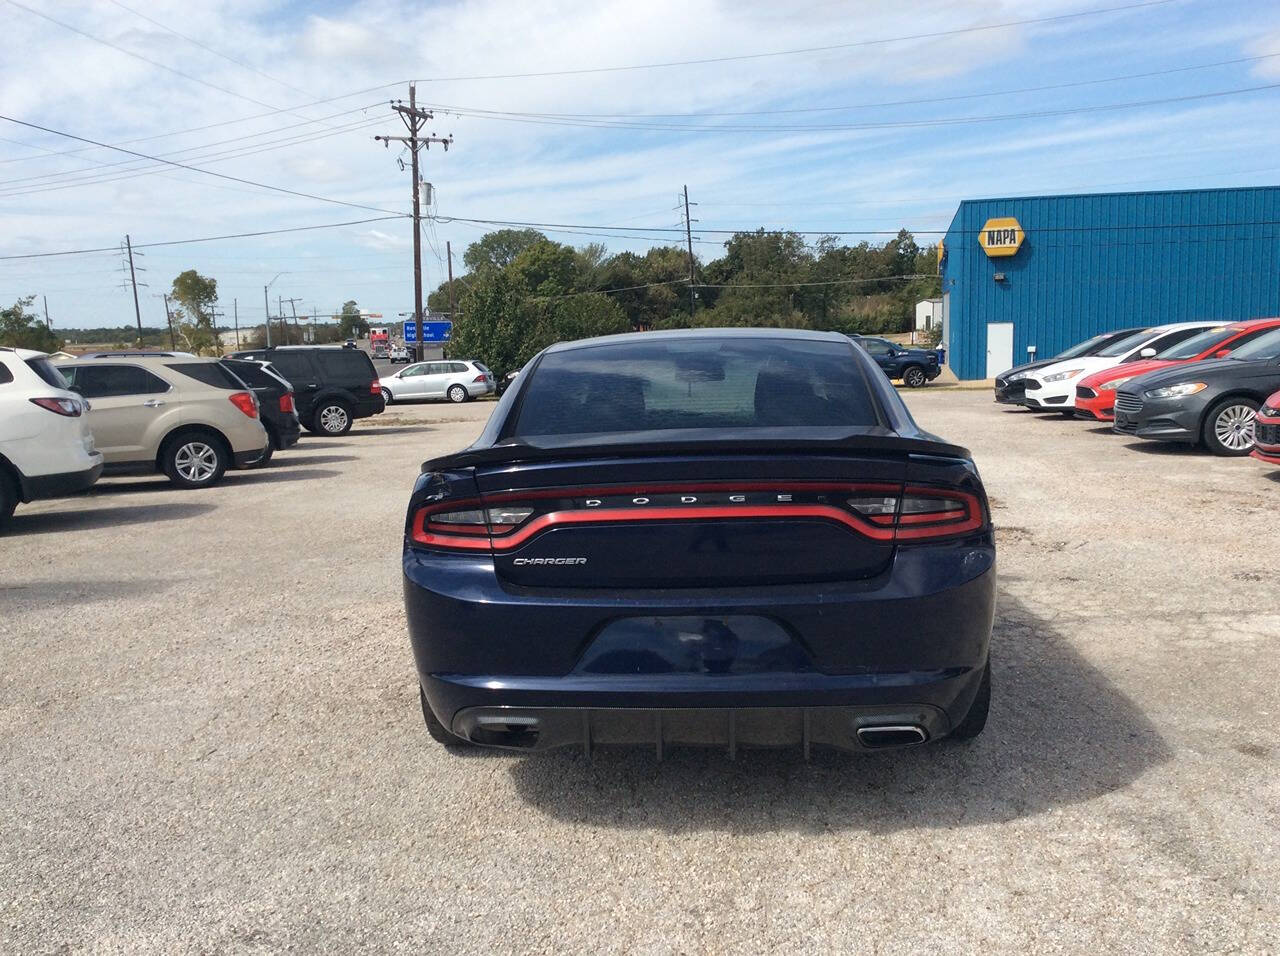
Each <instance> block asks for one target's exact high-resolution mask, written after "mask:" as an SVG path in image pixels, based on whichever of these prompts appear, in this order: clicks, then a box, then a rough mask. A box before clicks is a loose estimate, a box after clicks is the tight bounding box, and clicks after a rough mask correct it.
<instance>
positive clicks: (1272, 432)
mask: <svg viewBox="0 0 1280 956" xmlns="http://www.w3.org/2000/svg"><path fill="white" fill-rule="evenodd" d="M1253 457H1254V458H1256V459H1258V460H1259V461H1265V462H1268V463H1270V464H1272V465H1280V392H1276V393H1275V394H1274V395H1272V396H1271V397H1270V398H1268V399H1267V404H1265V405H1263V406H1262V407H1261V408H1260V409H1258V417H1257V418H1255V419H1254V420H1253Z"/></svg>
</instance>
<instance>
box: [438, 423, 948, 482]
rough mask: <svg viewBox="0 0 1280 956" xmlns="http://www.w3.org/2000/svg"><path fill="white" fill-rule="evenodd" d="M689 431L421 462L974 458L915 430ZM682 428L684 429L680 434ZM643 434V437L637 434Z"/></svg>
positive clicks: (526, 445) (515, 446)
mask: <svg viewBox="0 0 1280 956" xmlns="http://www.w3.org/2000/svg"><path fill="white" fill-rule="evenodd" d="M689 431H693V429H676V430H672V431H667V432H660V433H655V432H639V433H634V435H633V436H631V437H628V438H614V439H610V438H609V437H608V436H600V435H589V436H582V437H581V438H580V439H576V440H575V439H569V440H557V443H556V444H554V445H537V444H532V443H530V442H523V441H506V442H500V443H498V444H496V445H487V446H484V447H475V446H472V447H471V448H464V449H463V450H462V451H458V452H454V453H453V454H450V455H442V456H440V457H439V458H431V459H429V460H427V461H425V462H423V463H422V472H423V474H427V473H429V472H433V471H444V470H447V469H450V468H466V467H471V466H474V465H498V464H503V465H507V464H517V463H520V462H532V461H553V460H554V461H563V460H565V459H582V458H629V457H638V456H654V455H680V454H711V455H734V454H759V453H767V452H789V453H791V454H830V453H831V452H841V451H856V452H864V453H866V452H870V453H872V454H884V455H895V456H898V455H928V456H930V457H934V458H957V459H963V460H965V461H971V460H972V458H973V456H972V455H971V454H970V453H969V449H967V448H964V447H962V446H960V445H952V444H949V443H947V442H944V441H942V440H941V439H940V438H936V437H934V436H932V435H929V434H928V433H927V432H918V433H917V434H916V435H914V436H902V435H896V434H894V433H892V432H889V431H887V430H885V429H883V428H867V429H860V430H854V431H845V430H843V429H842V430H840V431H839V432H838V433H837V434H835V435H832V434H831V433H832V429H830V428H776V429H774V428H770V429H759V428H757V429H751V430H750V431H751V432H753V433H755V434H752V435H750V436H749V437H748V434H747V433H745V432H739V433H730V434H726V435H723V437H717V438H692V437H689V436H688V435H687V433H688V432H689ZM682 432H684V433H686V434H684V435H682V434H681V433H682ZM642 435H643V436H645V437H639V436H642ZM659 436H661V437H659Z"/></svg>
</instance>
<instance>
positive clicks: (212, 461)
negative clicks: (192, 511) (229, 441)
mask: <svg viewBox="0 0 1280 956" xmlns="http://www.w3.org/2000/svg"><path fill="white" fill-rule="evenodd" d="M230 461H231V451H230V449H228V448H227V446H226V443H225V442H224V441H223V440H222V439H221V438H218V437H215V436H214V435H211V434H209V433H208V432H183V433H181V434H179V435H175V436H174V437H173V438H171V439H169V441H168V442H166V443H165V446H164V451H162V452H161V453H160V469H161V471H163V472H164V473H165V474H166V475H167V476H168V478H169V481H170V482H171V483H172V484H173V485H174V486H175V487H178V488H208V487H210V486H212V485H216V484H217V483H218V482H219V481H221V480H222V476H223V475H224V474H226V471H227V465H228V464H229V463H230Z"/></svg>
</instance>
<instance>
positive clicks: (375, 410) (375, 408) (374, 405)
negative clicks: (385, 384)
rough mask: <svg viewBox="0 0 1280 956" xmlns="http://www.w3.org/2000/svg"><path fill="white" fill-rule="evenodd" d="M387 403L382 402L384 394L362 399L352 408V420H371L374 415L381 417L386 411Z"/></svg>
mask: <svg viewBox="0 0 1280 956" xmlns="http://www.w3.org/2000/svg"><path fill="white" fill-rule="evenodd" d="M386 408H387V403H386V402H384V401H383V400H382V392H381V391H379V392H378V394H377V395H369V396H368V397H367V398H366V397H361V398H360V399H358V400H357V401H356V403H355V404H354V405H353V406H352V408H351V417H352V419H357V418H370V417H372V416H374V415H381V414H382V413H383V412H384V411H386Z"/></svg>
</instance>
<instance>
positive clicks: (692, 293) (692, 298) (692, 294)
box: [684, 186, 698, 318]
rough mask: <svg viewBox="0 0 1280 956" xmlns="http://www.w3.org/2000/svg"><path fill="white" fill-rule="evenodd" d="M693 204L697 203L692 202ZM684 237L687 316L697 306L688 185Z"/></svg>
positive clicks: (685, 196) (686, 188)
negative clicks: (687, 261) (687, 248)
mask: <svg viewBox="0 0 1280 956" xmlns="http://www.w3.org/2000/svg"><path fill="white" fill-rule="evenodd" d="M694 205H695V206H696V205H698V204H697V203H694ZM684 238H685V242H686V243H688V246H689V317H690V318H692V317H693V313H694V312H695V311H696V310H697V308H698V293H697V291H696V290H695V289H694V288H693V283H694V282H695V281H697V280H696V279H695V278H694V274H693V220H692V219H690V218H689V187H688V186H685V187H684Z"/></svg>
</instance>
